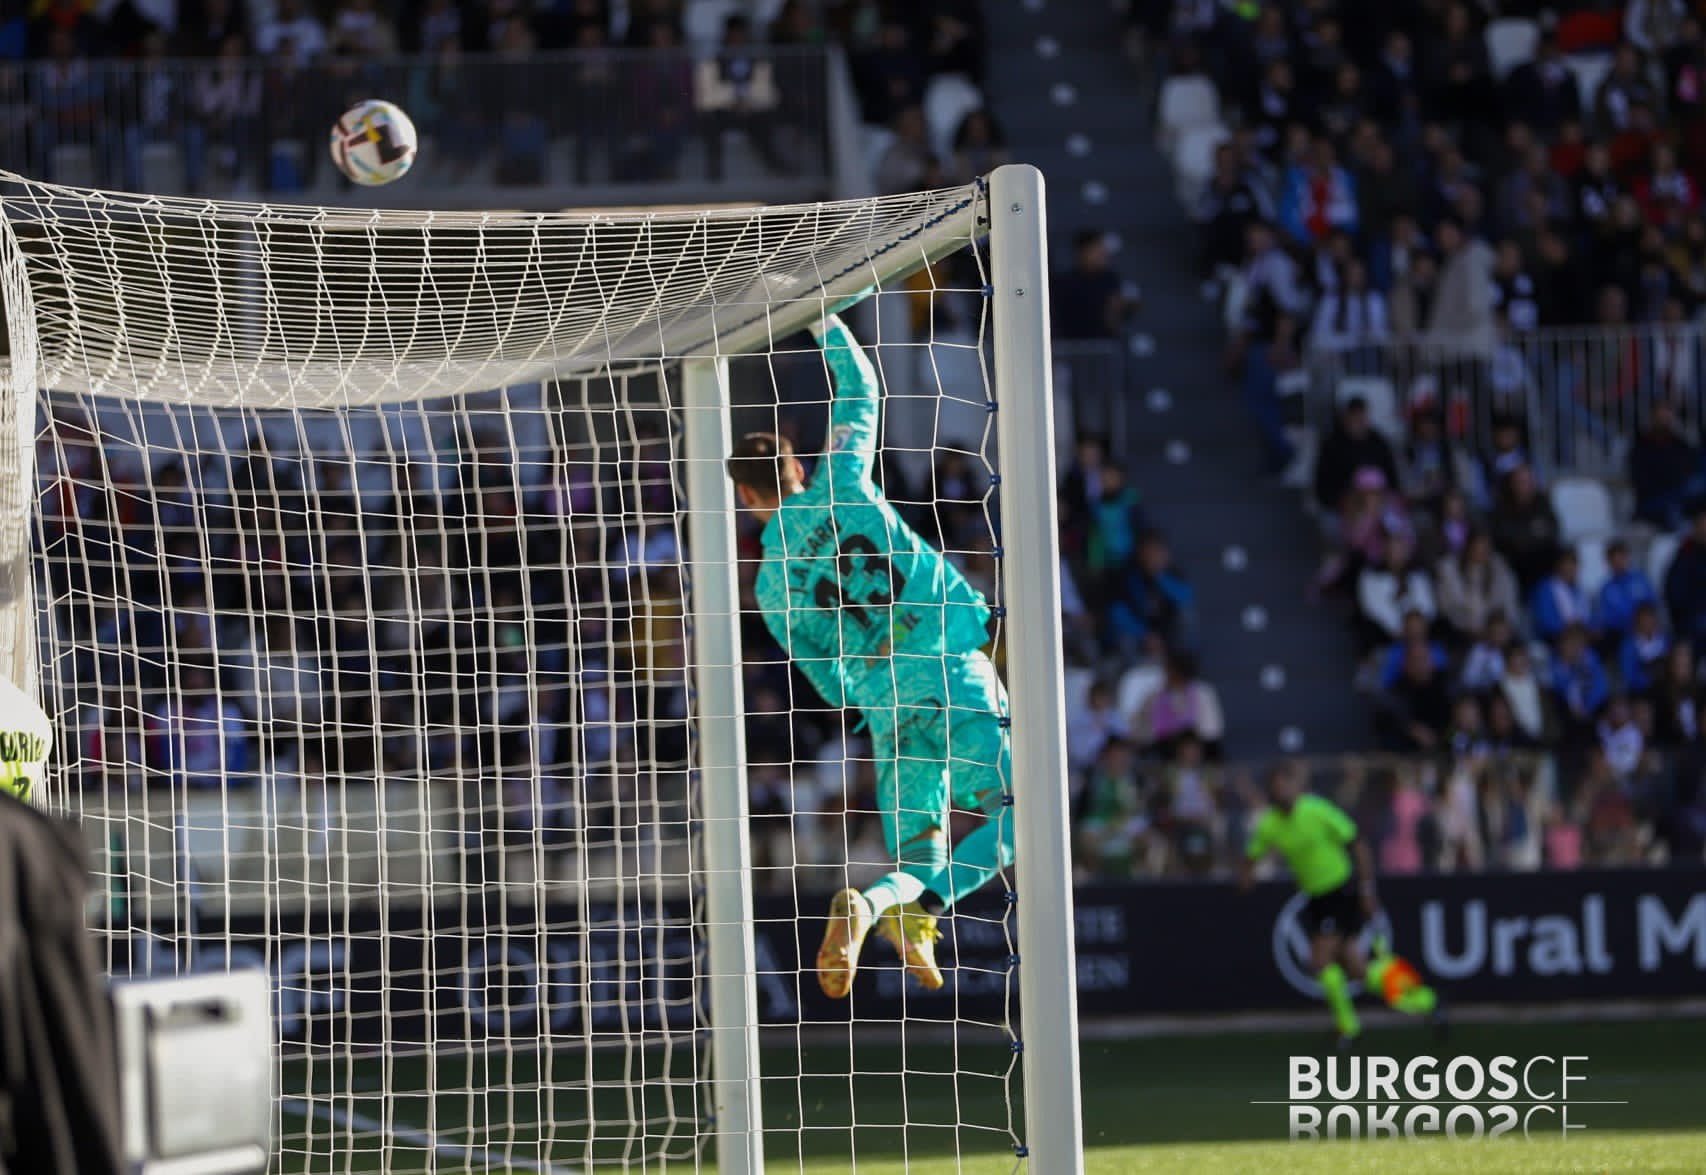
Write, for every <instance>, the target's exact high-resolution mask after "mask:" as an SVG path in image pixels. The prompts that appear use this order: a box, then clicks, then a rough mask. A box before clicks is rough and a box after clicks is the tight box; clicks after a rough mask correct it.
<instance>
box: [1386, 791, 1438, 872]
mask: <svg viewBox="0 0 1706 1175" xmlns="http://www.w3.org/2000/svg"><path fill="white" fill-rule="evenodd" d="M1416 775H1417V769H1416V768H1415V767H1413V766H1411V765H1408V764H1406V765H1403V766H1400V767H1399V768H1398V770H1397V771H1396V772H1395V773H1394V775H1393V787H1392V798H1391V800H1390V801H1388V803H1387V807H1386V834H1385V835H1384V836H1383V837H1382V838H1381V840H1380V872H1381V873H1382V874H1395V873H1420V872H1422V870H1423V869H1425V868H1427V867H1428V865H1429V864H1430V861H1431V854H1429V853H1428V852H1427V851H1426V850H1425V849H1424V847H1423V842H1424V841H1427V840H1430V839H1432V835H1433V829H1432V828H1431V827H1430V825H1431V819H1430V817H1429V804H1428V798H1427V796H1426V795H1425V794H1424V793H1423V792H1422V789H1421V787H1420V786H1419V785H1418V781H1417V779H1416Z"/></svg>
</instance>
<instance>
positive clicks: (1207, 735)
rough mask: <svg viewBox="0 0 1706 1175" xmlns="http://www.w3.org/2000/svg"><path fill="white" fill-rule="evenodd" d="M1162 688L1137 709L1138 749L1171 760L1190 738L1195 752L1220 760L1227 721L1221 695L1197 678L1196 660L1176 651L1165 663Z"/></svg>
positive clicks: (1180, 650)
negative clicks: (1141, 748)
mask: <svg viewBox="0 0 1706 1175" xmlns="http://www.w3.org/2000/svg"><path fill="white" fill-rule="evenodd" d="M1163 671H1164V673H1165V678H1164V680H1163V681H1162V685H1161V688H1160V689H1159V690H1157V691H1156V692H1155V693H1153V694H1151V695H1150V697H1149V700H1148V701H1146V702H1145V703H1144V704H1143V706H1142V707H1141V708H1140V709H1139V710H1138V714H1137V723H1136V730H1135V731H1134V732H1133V733H1134V734H1135V735H1136V736H1137V742H1138V745H1139V746H1142V747H1143V748H1144V749H1146V750H1147V751H1149V752H1150V753H1151V754H1154V755H1157V756H1159V757H1160V758H1162V759H1165V760H1172V759H1173V758H1174V757H1175V755H1176V754H1177V753H1178V751H1179V749H1180V746H1181V743H1182V742H1183V741H1184V740H1186V739H1190V740H1193V741H1194V742H1196V743H1198V744H1200V746H1198V747H1197V748H1196V749H1198V750H1200V751H1203V752H1206V753H1207V754H1208V755H1210V756H1211V757H1218V756H1219V753H1220V740H1221V738H1222V736H1223V735H1224V734H1225V733H1226V718H1225V716H1224V714H1223V713H1222V711H1221V708H1220V695H1219V694H1218V693H1217V692H1216V691H1215V688H1214V687H1213V686H1212V685H1210V684H1209V683H1208V682H1206V681H1203V680H1202V678H1200V677H1199V676H1197V659H1196V657H1194V656H1193V655H1192V654H1190V653H1188V652H1186V651H1185V650H1183V649H1173V650H1170V651H1169V652H1168V654H1167V657H1166V660H1165V662H1164V670H1163Z"/></svg>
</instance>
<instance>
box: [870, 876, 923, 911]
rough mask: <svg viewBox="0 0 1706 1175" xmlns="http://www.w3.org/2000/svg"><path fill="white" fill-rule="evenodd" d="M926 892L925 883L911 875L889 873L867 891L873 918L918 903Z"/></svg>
mask: <svg viewBox="0 0 1706 1175" xmlns="http://www.w3.org/2000/svg"><path fill="white" fill-rule="evenodd" d="M923 892H924V883H923V882H922V881H920V880H919V879H918V878H916V877H914V876H912V875H911V874H910V873H889V874H887V875H885V876H883V877H881V878H879V879H878V880H877V882H876V884H874V885H872V886H871V888H870V889H868V890H866V891H865V900H866V901H867V902H869V903H870V904H871V916H872V917H881V916H882V915H883V914H886V913H887V912H888V911H890V910H892V909H894V908H895V907H896V906H904V905H906V903H908V902H916V901H917V900H918V898H919V896H920V895H921V894H923Z"/></svg>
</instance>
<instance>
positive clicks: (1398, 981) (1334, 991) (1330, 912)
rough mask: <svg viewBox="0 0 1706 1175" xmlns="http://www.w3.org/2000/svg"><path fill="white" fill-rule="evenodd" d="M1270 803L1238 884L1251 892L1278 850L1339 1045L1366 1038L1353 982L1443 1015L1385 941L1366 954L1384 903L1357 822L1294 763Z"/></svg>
mask: <svg viewBox="0 0 1706 1175" xmlns="http://www.w3.org/2000/svg"><path fill="white" fill-rule="evenodd" d="M1268 802H1269V806H1268V807H1267V808H1265V809H1263V811H1262V813H1261V815H1260V816H1258V817H1257V818H1256V824H1255V828H1254V829H1253V830H1252V832H1251V834H1250V843H1249V845H1248V846H1247V849H1246V852H1245V855H1244V868H1243V875H1242V877H1241V878H1240V885H1241V887H1242V888H1243V889H1245V890H1248V889H1249V888H1250V885H1251V883H1252V882H1253V881H1254V879H1255V869H1256V863H1257V862H1258V861H1260V860H1261V859H1262V858H1263V857H1265V856H1267V855H1268V854H1269V853H1271V852H1277V853H1278V854H1279V855H1280V857H1281V859H1282V860H1284V861H1285V865H1286V868H1287V869H1288V870H1290V872H1291V876H1292V879H1293V880H1294V881H1296V882H1297V887H1298V888H1299V889H1301V890H1302V891H1303V893H1304V895H1305V897H1306V898H1307V901H1306V902H1305V903H1304V906H1303V913H1302V915H1301V917H1300V919H1299V920H1300V921H1301V922H1302V924H1303V929H1304V932H1305V933H1306V934H1308V935H1309V951H1310V969H1311V970H1312V971H1314V972H1315V976H1316V979H1317V981H1318V982H1319V983H1320V984H1321V994H1322V995H1323V996H1324V997H1325V998H1326V1001H1327V1007H1328V1009H1329V1010H1330V1011H1331V1012H1332V1013H1333V1023H1334V1025H1335V1026H1336V1027H1337V1028H1338V1032H1339V1044H1340V1046H1341V1047H1349V1046H1350V1045H1351V1044H1353V1043H1354V1042H1355V1041H1356V1039H1357V1037H1358V1036H1360V1035H1361V1034H1362V1023H1361V1021H1359V1020H1358V1019H1357V1013H1356V1007H1355V1005H1354V1003H1353V1001H1352V997H1351V991H1350V985H1351V983H1353V982H1360V981H1361V980H1363V979H1364V978H1365V977H1366V978H1367V979H1368V986H1369V987H1370V988H1371V989H1373V990H1374V991H1376V992H1377V993H1379V994H1380V996H1381V997H1382V998H1383V999H1385V1000H1386V1002H1387V1004H1388V1005H1389V1006H1390V1007H1392V1008H1395V1009H1396V1010H1398V1011H1400V1012H1405V1013H1408V1014H1410V1015H1417V1016H1433V1017H1434V1018H1435V1025H1436V1027H1438V1028H1441V1029H1443V1027H1444V1021H1443V1019H1441V1018H1439V1012H1440V1008H1439V998H1438V996H1437V995H1436V994H1435V993H1434V990H1433V989H1432V988H1431V987H1429V986H1428V985H1427V984H1426V983H1424V982H1422V977H1421V974H1420V973H1419V972H1418V971H1417V970H1416V969H1415V967H1413V966H1411V965H1410V964H1409V963H1408V962H1406V961H1405V960H1403V959H1401V958H1399V957H1397V956H1396V955H1394V954H1392V952H1391V948H1390V944H1389V943H1388V942H1387V941H1386V939H1385V938H1384V937H1381V938H1377V939H1376V940H1375V942H1374V952H1373V958H1372V959H1371V958H1369V957H1368V956H1367V955H1365V954H1364V952H1363V946H1362V933H1363V929H1364V927H1366V926H1367V925H1368V922H1369V920H1370V919H1371V918H1373V917H1374V914H1375V911H1376V910H1377V909H1379V902H1378V899H1377V897H1376V894H1375V888H1374V862H1373V859H1372V857H1371V855H1370V853H1369V851H1368V843H1367V842H1366V841H1364V840H1363V839H1362V838H1361V837H1360V836H1358V835H1357V826H1356V822H1355V821H1353V820H1352V819H1351V818H1350V816H1348V815H1347V814H1346V813H1345V811H1344V809H1342V808H1340V807H1339V806H1338V805H1337V804H1334V803H1333V802H1332V801H1331V800H1328V799H1325V798H1323V797H1321V796H1318V795H1314V794H1312V793H1310V792H1308V791H1306V790H1305V789H1304V786H1303V779H1302V776H1301V772H1300V770H1299V768H1298V767H1297V766H1296V765H1294V764H1285V765H1282V766H1280V767H1276V768H1275V769H1274V771H1273V773H1272V774H1271V775H1270V776H1269V778H1268Z"/></svg>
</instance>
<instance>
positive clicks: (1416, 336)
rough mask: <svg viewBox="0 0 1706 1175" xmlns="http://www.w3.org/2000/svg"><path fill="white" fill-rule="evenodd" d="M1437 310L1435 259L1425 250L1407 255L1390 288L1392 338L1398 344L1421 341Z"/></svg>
mask: <svg viewBox="0 0 1706 1175" xmlns="http://www.w3.org/2000/svg"><path fill="white" fill-rule="evenodd" d="M1438 306H1439V258H1438V257H1437V256H1435V254H1434V253H1433V252H1432V251H1431V250H1429V249H1417V250H1415V251H1414V252H1412V253H1411V254H1410V255H1409V260H1408V264H1407V265H1406V267H1405V269H1404V272H1403V273H1402V274H1400V275H1399V277H1398V280H1397V281H1396V282H1394V283H1393V286H1392V306H1391V317H1392V335H1393V337H1394V338H1395V339H1397V340H1398V342H1400V343H1414V342H1419V341H1422V340H1423V339H1424V338H1425V337H1426V336H1427V332H1428V330H1429V326H1430V324H1431V322H1432V320H1433V316H1434V311H1435V309H1436V308H1437V307H1438Z"/></svg>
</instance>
